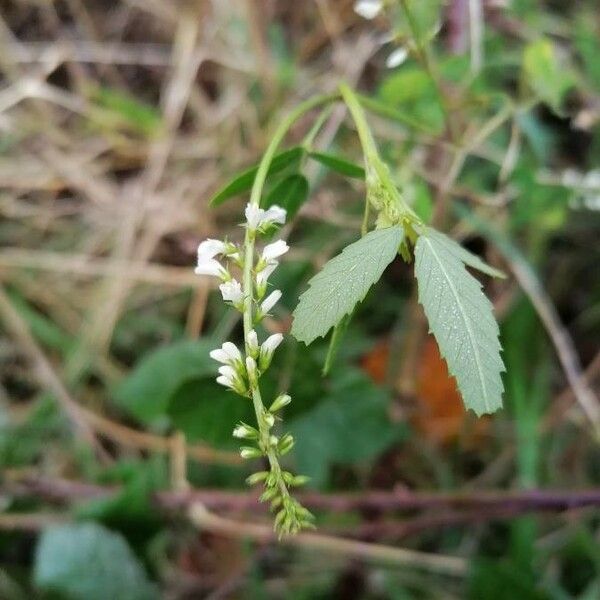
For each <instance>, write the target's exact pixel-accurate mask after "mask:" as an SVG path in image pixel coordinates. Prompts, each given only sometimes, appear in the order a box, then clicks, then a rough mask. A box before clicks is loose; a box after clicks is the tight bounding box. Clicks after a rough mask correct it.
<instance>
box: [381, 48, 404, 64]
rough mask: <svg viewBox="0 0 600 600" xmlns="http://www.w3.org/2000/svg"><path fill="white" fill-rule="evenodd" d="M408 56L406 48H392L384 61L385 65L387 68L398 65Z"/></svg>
mask: <svg viewBox="0 0 600 600" xmlns="http://www.w3.org/2000/svg"><path fill="white" fill-rule="evenodd" d="M407 56H408V50H407V49H406V48H404V47H401V48H396V49H395V50H393V51H392V52H391V53H390V55H389V56H388V57H387V59H386V61H385V66H386V67H387V68H388V69H393V68H395V67H399V66H400V65H401V64H402V63H403V62H404V61H405V60H406V57H407Z"/></svg>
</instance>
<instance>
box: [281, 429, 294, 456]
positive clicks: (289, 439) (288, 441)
mask: <svg viewBox="0 0 600 600" xmlns="http://www.w3.org/2000/svg"><path fill="white" fill-rule="evenodd" d="M293 447H294V438H293V436H292V435H291V434H289V433H286V434H285V435H284V436H283V437H282V438H281V439H280V440H279V443H278V444H277V450H279V453H280V454H281V455H283V454H287V453H288V452H289V451H290V450H291V449H292V448H293Z"/></svg>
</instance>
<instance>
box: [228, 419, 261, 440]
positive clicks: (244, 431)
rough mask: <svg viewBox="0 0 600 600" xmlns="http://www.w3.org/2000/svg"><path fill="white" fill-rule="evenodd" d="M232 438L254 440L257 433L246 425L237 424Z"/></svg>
mask: <svg viewBox="0 0 600 600" xmlns="http://www.w3.org/2000/svg"><path fill="white" fill-rule="evenodd" d="M233 437H236V438H240V439H247V440H256V439H258V431H257V430H256V429H255V428H254V427H251V426H250V425H246V423H239V424H238V425H237V426H236V428H235V429H234V430H233Z"/></svg>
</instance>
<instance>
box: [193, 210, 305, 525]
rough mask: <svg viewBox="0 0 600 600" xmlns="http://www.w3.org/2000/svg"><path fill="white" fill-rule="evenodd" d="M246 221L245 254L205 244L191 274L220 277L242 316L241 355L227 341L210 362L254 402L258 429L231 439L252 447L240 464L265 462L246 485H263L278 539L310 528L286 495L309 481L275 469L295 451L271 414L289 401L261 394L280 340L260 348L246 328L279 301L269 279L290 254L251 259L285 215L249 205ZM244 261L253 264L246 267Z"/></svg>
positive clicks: (280, 249)
mask: <svg viewBox="0 0 600 600" xmlns="http://www.w3.org/2000/svg"><path fill="white" fill-rule="evenodd" d="M245 215H246V223H245V228H246V240H245V243H244V247H243V249H242V248H240V247H238V246H237V245H236V244H234V243H232V242H228V241H222V240H215V239H207V240H204V241H203V242H202V243H200V245H199V246H198V265H197V267H196V270H195V272H196V273H198V274H199V275H212V276H216V277H219V278H220V279H221V280H222V283H221V284H220V285H219V290H220V292H221V296H222V298H223V300H224V301H225V302H226V303H228V304H230V305H231V306H233V307H234V308H235V309H237V310H239V311H240V312H241V313H242V314H243V315H244V333H245V335H244V350H243V351H242V350H240V349H239V348H238V347H237V346H236V345H235V344H234V343H233V342H229V341H228V342H224V343H223V344H222V346H221V347H220V348H216V349H214V350H212V351H211V352H210V356H211V358H213V359H214V360H215V361H217V362H218V363H220V364H221V366H220V367H219V369H218V371H219V375H218V377H217V383H219V384H220V385H223V386H225V387H226V388H227V389H229V390H231V391H233V392H235V393H237V394H239V395H240V396H243V397H245V398H250V399H251V400H252V402H253V406H254V409H255V413H256V418H257V425H258V426H257V427H256V428H255V427H252V426H250V425H248V424H246V423H239V424H238V425H237V426H236V427H235V428H234V430H233V436H234V437H235V438H239V439H244V440H246V441H247V442H252V443H254V444H255V445H253V446H250V445H248V446H243V447H242V448H241V449H240V454H241V456H242V458H245V459H254V458H259V457H265V458H267V460H268V463H269V465H270V471H263V472H259V473H254V474H253V475H251V476H250V477H249V478H248V483H249V484H251V485H255V484H257V483H262V484H263V485H264V486H265V491H264V493H263V494H262V496H261V501H266V502H270V503H271V507H272V509H273V510H274V511H275V512H276V513H277V514H276V517H275V528H276V530H277V531H278V532H279V534H280V535H282V534H284V533H295V532H296V531H298V530H299V529H301V528H303V527H311V526H312V522H311V520H312V515H311V514H310V513H309V512H308V511H307V510H306V509H305V508H304V507H303V506H301V505H300V504H299V503H298V501H297V500H295V499H294V498H293V497H292V496H291V494H290V492H289V488H290V487H293V486H299V485H302V484H304V483H305V482H306V481H307V479H306V478H305V477H301V476H294V475H292V474H291V473H289V472H287V471H284V470H283V469H282V468H281V467H280V465H279V457H280V456H283V455H284V454H286V453H287V452H289V451H290V449H291V448H292V447H293V445H294V439H293V437H292V436H291V435H290V434H284V435H282V436H281V437H277V436H276V435H274V434H273V433H272V428H273V427H274V425H275V413H276V412H277V411H281V410H282V409H283V408H284V407H285V406H287V405H288V404H289V403H290V402H291V397H290V396H289V395H288V394H281V395H279V396H278V397H277V398H275V400H274V401H273V402H272V403H271V406H270V408H269V409H266V408H265V407H264V406H263V404H262V399H261V394H260V388H259V380H260V378H261V376H262V375H263V374H264V372H265V371H266V370H267V369H268V368H269V367H270V365H271V361H272V359H273V354H274V353H275V350H277V348H278V347H279V345H280V344H281V343H282V341H283V335H282V334H281V333H275V334H273V335H270V336H269V337H267V338H266V339H265V340H264V341H263V342H262V344H261V343H260V342H259V336H258V334H257V332H256V330H255V329H251V328H249V327H248V323H251V324H252V325H256V324H258V323H260V322H261V321H262V320H263V318H264V317H265V316H266V315H267V314H268V313H269V311H270V310H272V309H273V308H274V306H275V305H276V304H277V302H278V301H279V300H280V298H281V291H280V290H272V291H271V292H270V293H269V294H268V295H266V292H267V287H268V285H269V284H268V279H269V277H270V276H271V274H272V273H273V271H274V270H275V269H276V268H277V266H278V265H279V261H278V260H277V259H279V258H280V257H281V256H283V255H284V254H285V253H286V252H288V250H289V246H288V245H287V244H286V242H285V241H284V240H277V241H275V242H272V243H269V244H267V245H265V246H264V248H263V249H262V252H260V254H258V253H255V250H254V243H255V240H256V238H257V236H259V235H261V234H265V233H267V232H271V231H272V229H273V227H275V226H276V225H283V224H284V223H285V218H286V211H285V210H284V209H283V208H281V207H279V206H276V205H274V206H271V207H270V208H268V209H262V208H260V207H259V206H257V205H256V204H252V203H250V204H248V205H247V206H246V209H245ZM246 261H251V262H250V264H247V263H246ZM232 266H236V267H239V268H240V269H241V271H242V273H243V275H244V277H243V279H242V283H240V281H238V279H236V278H235V277H234V276H233V275H232V274H231V272H230V268H231V267H232ZM265 295H266V297H265ZM263 298H264V299H263Z"/></svg>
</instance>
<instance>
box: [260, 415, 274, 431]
mask: <svg viewBox="0 0 600 600" xmlns="http://www.w3.org/2000/svg"><path fill="white" fill-rule="evenodd" d="M263 420H264V422H265V425H266V426H267V427H269V429H270V428H271V427H273V425H275V417H274V416H273V415H272V414H271V413H270V412H267V411H265V412H264V413H263Z"/></svg>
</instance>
